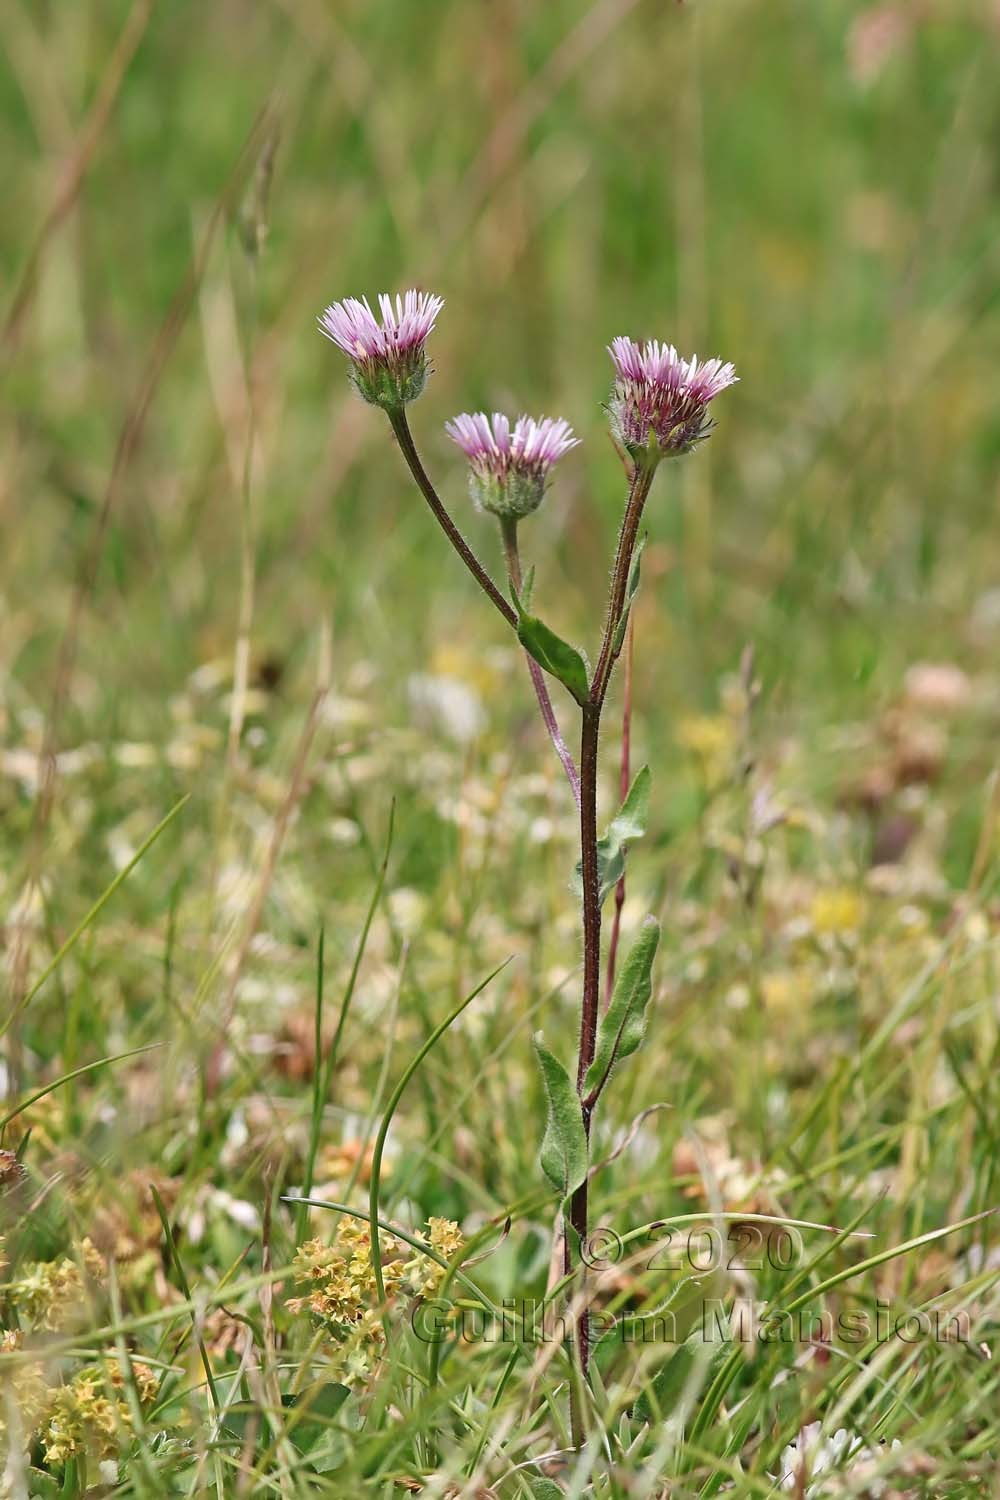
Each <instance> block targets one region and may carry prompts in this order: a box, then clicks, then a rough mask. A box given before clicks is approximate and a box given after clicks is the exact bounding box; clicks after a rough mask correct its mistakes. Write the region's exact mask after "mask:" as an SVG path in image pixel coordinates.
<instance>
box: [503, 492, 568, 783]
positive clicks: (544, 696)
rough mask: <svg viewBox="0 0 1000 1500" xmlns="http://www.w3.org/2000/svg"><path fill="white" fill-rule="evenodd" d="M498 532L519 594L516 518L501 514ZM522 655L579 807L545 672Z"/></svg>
mask: <svg viewBox="0 0 1000 1500" xmlns="http://www.w3.org/2000/svg"><path fill="white" fill-rule="evenodd" d="M500 534H501V536H502V537H503V547H504V556H505V557H506V559H507V575H508V577H509V578H510V581H511V583H512V584H513V586H514V588H515V589H516V590H517V592H518V594H520V592H521V584H522V578H521V556H520V552H519V550H518V545H517V521H516V520H515V518H514V517H513V516H501V517H500ZM524 656H525V660H526V661H527V663H528V671H529V673H530V675H531V681H532V683H533V685H534V689H535V696H536V698H537V699H538V707H539V709H540V710H541V714H542V722H543V723H544V725H545V728H546V729H547V730H548V735H549V739H550V740H551V741H552V744H553V746H554V747H555V752H556V754H557V755H558V757H559V759H560V760H561V761H562V767H563V770H564V771H565V772H566V779H567V780H568V782H569V784H570V789H571V791H572V793H573V800H574V801H575V803H576V805H577V808H578V809H579V806H580V773H579V771H578V770H577V769H576V762H575V761H574V759H573V757H572V755H571V754H570V752H569V747H568V746H567V744H566V741H565V740H564V739H563V737H562V733H561V731H560V729H559V723H558V720H557V719H556V715H555V710H554V709H553V707H552V699H551V698H550V697H549V690H548V688H547V687H546V685H545V674H544V673H543V671H542V669H541V667H540V666H539V665H538V663H537V662H536V661H535V658H534V657H533V656H530V655H529V654H528V652H527V651H526V652H525V653H524Z"/></svg>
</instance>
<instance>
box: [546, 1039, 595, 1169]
mask: <svg viewBox="0 0 1000 1500" xmlns="http://www.w3.org/2000/svg"><path fill="white" fill-rule="evenodd" d="M534 1045H535V1056H536V1057H537V1058H538V1066H539V1069H540V1070H541V1074H542V1082H543V1083H544V1085H545V1097H546V1100H547V1102H548V1118H547V1120H546V1123H545V1135H544V1137H543V1140H542V1149H541V1151H540V1153H539V1161H540V1162H541V1167H542V1171H543V1172H544V1173H545V1175H546V1177H547V1178H548V1179H549V1181H550V1182H551V1184H552V1186H553V1187H554V1188H558V1190H559V1191H560V1192H561V1193H562V1194H563V1197H566V1196H567V1195H568V1194H569V1193H572V1192H573V1191H574V1190H575V1189H576V1188H578V1187H579V1186H580V1183H581V1182H582V1181H583V1179H584V1178H585V1177H586V1175H587V1167H588V1165H589V1154H588V1151H587V1134H586V1131H585V1130H584V1128H583V1111H582V1109H581V1108H580V1099H579V1095H578V1094H577V1092H576V1089H575V1088H574V1087H573V1084H572V1083H571V1081H570V1077H569V1074H568V1073H567V1072H566V1069H565V1068H564V1067H563V1065H562V1063H561V1062H559V1060H558V1059H557V1058H555V1057H553V1056H552V1053H551V1052H550V1051H549V1050H548V1048H547V1047H546V1046H545V1045H544V1044H543V1042H542V1034H541V1032H538V1033H537V1035H536V1036H535V1038H534Z"/></svg>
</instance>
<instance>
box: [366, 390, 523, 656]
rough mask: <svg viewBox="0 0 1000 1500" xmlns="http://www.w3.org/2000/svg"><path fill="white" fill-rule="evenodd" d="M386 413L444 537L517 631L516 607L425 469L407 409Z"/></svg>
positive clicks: (392, 409) (389, 410)
mask: <svg viewBox="0 0 1000 1500" xmlns="http://www.w3.org/2000/svg"><path fill="white" fill-rule="evenodd" d="M386 416H387V417H388V418H389V422H390V424H391V426H392V430H393V433H394V434H395V438H396V442H397V443H398V444H399V447H400V451H401V453H402V455H403V457H404V458H405V460H406V464H407V467H408V468H409V471H410V473H411V474H412V475H413V478H414V480H415V481H416V485H417V488H418V489H419V490H420V493H421V494H422V495H423V497H424V499H425V500H426V501H427V504H428V505H429V506H430V508H431V511H432V513H433V515H434V519H435V520H436V521H437V523H438V525H439V526H440V527H441V530H442V531H443V532H444V534H445V536H446V537H447V538H448V540H449V542H450V543H451V545H452V546H453V547H454V549H455V551H456V552H457V553H458V555H459V557H460V558H461V559H462V561H463V562H464V564H465V566H466V567H467V568H468V570H469V572H470V573H471V574H472V576H473V578H474V579H475V580H476V582H477V583H478V584H479V587H480V588H481V589H482V590H483V593H484V594H486V596H487V598H489V599H490V600H491V601H492V603H493V604H494V605H495V606H496V608H497V609H498V610H499V611H500V613H501V614H502V615H503V617H504V619H505V620H506V621H507V624H508V625H509V626H510V627H511V629H513V630H516V629H517V616H516V615H515V613H514V611H513V608H512V607H511V606H510V605H509V604H508V603H507V600H506V599H505V598H504V596H503V594H501V592H500V590H499V589H498V588H497V586H496V584H495V583H494V582H493V579H492V578H491V577H490V575H489V574H488V573H487V571H486V569H485V568H484V567H483V565H482V563H481V562H480V561H479V559H478V557H477V556H476V554H475V553H474V552H473V550H472V548H471V547H470V546H469V544H468V542H467V541H466V540H465V537H464V536H463V535H462V533H461V532H460V531H459V529H458V527H457V526H456V525H455V523H454V521H453V520H452V519H451V516H449V514H448V512H447V511H446V510H445V508H444V505H443V503H442V501H441V499H440V497H439V495H438V492H437V490H436V489H435V488H434V486H433V484H432V483H431V481H430V479H429V477H428V475H427V471H426V469H425V468H424V466H423V464H422V463H421V462H420V455H419V454H418V452H417V450H416V447H415V446H414V442H413V434H412V433H411V432H410V424H409V423H408V422H407V420H406V412H405V410H404V408H403V407H401V406H400V407H395V408H387V409H386Z"/></svg>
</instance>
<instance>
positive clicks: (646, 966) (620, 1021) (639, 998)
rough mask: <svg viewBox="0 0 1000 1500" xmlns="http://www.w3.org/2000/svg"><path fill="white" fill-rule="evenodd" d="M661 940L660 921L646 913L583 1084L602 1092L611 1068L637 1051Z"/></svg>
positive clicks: (613, 994) (598, 1037) (603, 1017)
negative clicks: (655, 959) (646, 915)
mask: <svg viewBox="0 0 1000 1500" xmlns="http://www.w3.org/2000/svg"><path fill="white" fill-rule="evenodd" d="M659 941H660V924H659V922H658V921H657V920H656V918H655V917H647V918H646V920H645V921H644V922H643V924H642V928H641V929H640V932H639V936H638V937H637V938H636V940H635V942H634V944H633V945H632V948H631V949H630V951H629V954H628V957H627V958H626V959H625V962H624V963H623V964H622V966H621V969H620V970H619V973H618V977H617V979H616V980H615V987H614V990H613V991H612V995H611V1004H610V1005H609V1006H608V1008H607V1010H606V1011H605V1012H604V1014H603V1015H602V1016H601V1020H600V1025H599V1027H598V1032H597V1046H596V1048H595V1051H594V1060H593V1062H592V1063H591V1065H590V1067H589V1068H588V1069H587V1077H586V1079H585V1080H584V1088H585V1090H586V1092H587V1093H588V1094H593V1093H600V1091H601V1089H603V1087H604V1085H605V1083H606V1082H607V1080H608V1077H609V1075H610V1073H611V1070H612V1068H613V1067H614V1066H615V1065H616V1064H617V1063H620V1062H622V1061H623V1060H624V1059H625V1058H626V1057H631V1055H632V1053H633V1052H636V1051H638V1049H639V1047H640V1045H641V1044H642V1039H643V1037H644V1035H645V1032H646V1006H647V1004H648V1003H649V997H650V994H651V993H652V977H651V975H652V968H653V960H654V958H655V957H656V949H657V946H658V944H659Z"/></svg>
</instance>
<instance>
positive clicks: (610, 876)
mask: <svg viewBox="0 0 1000 1500" xmlns="http://www.w3.org/2000/svg"><path fill="white" fill-rule="evenodd" d="M651 786H652V777H651V776H650V774H649V767H648V766H643V767H642V769H641V770H640V771H637V772H636V774H635V779H634V781H633V782H632V785H631V786H630V787H629V789H628V796H627V797H626V798H625V801H624V802H623V803H622V805H621V807H620V808H619V810H618V812H617V814H616V816H615V817H614V818H612V820H611V822H610V823H609V824H608V826H607V828H606V830H605V831H604V833H603V834H602V835H601V837H600V838H599V839H598V840H597V877H598V883H599V886H600V896H601V901H602V902H603V901H604V899H605V897H606V896H607V894H608V892H609V891H612V890H614V888H615V886H616V885H617V884H618V882H619V880H620V879H621V878H622V876H623V875H624V874H625V850H626V849H627V847H628V845H629V844H630V843H631V842H632V840H633V839H641V838H642V836H643V834H644V833H645V832H646V820H647V819H648V817H649V792H650V787H651ZM582 879H583V877H582V872H581V867H580V864H579V862H578V863H577V866H576V877H575V880H574V887H575V889H576V890H577V891H579V890H581V889H582Z"/></svg>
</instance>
